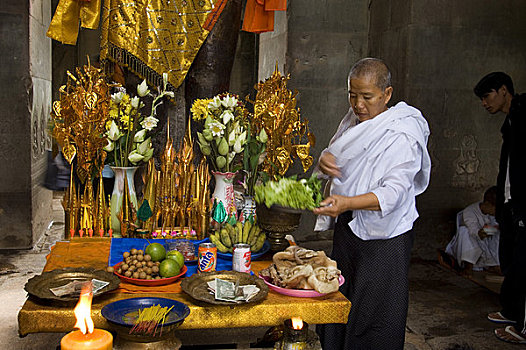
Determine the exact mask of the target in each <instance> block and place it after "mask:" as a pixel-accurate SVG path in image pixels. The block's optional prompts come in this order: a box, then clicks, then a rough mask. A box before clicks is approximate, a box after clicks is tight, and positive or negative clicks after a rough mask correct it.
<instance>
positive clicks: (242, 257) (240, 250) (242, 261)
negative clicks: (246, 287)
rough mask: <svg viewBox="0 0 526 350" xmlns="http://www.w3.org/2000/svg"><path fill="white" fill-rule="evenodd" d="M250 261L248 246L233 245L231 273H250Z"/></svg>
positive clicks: (243, 244) (241, 244) (250, 255)
mask: <svg viewBox="0 0 526 350" xmlns="http://www.w3.org/2000/svg"><path fill="white" fill-rule="evenodd" d="M251 260H252V254H251V253H250V245H248V244H245V243H238V244H234V251H233V253H232V270H233V271H238V272H247V273H250V264H251Z"/></svg>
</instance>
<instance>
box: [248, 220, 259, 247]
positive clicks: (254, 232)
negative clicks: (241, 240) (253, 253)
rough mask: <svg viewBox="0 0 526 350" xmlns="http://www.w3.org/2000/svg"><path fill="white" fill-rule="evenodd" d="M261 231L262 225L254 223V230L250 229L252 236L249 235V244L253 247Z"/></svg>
mask: <svg viewBox="0 0 526 350" xmlns="http://www.w3.org/2000/svg"><path fill="white" fill-rule="evenodd" d="M260 232H261V227H259V226H258V225H253V226H252V230H251V231H250V236H249V237H248V244H250V246H251V247H252V246H253V245H254V244H256V241H257V239H258V237H259V233H260Z"/></svg>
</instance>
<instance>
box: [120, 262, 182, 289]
mask: <svg viewBox="0 0 526 350" xmlns="http://www.w3.org/2000/svg"><path fill="white" fill-rule="evenodd" d="M121 264H122V261H121V262H120V263H118V264H117V265H115V266H114V267H113V268H114V269H115V271H113V273H114V274H116V275H117V276H119V278H120V279H121V280H122V281H124V282H128V283H131V284H136V285H138V286H164V285H166V284H170V283H174V282H175V281H177V280H178V279H179V278H180V277H181V276H182V275H184V274H185V273H186V271H187V270H188V268H187V267H186V265H183V267H182V268H181V272H180V273H179V274H178V275H177V276H173V277H168V278H161V279H158V280H142V279H139V278H131V277H126V276H124V275H121V274H118V273H117V270H118V269H119V266H120V265H121Z"/></svg>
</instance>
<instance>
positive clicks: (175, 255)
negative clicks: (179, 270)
mask: <svg viewBox="0 0 526 350" xmlns="http://www.w3.org/2000/svg"><path fill="white" fill-rule="evenodd" d="M166 259H173V260H175V261H176V262H177V264H179V267H183V265H184V255H183V254H182V253H181V252H180V251H178V250H170V251H169V252H168V253H166Z"/></svg>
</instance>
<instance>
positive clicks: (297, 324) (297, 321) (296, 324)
mask: <svg viewBox="0 0 526 350" xmlns="http://www.w3.org/2000/svg"><path fill="white" fill-rule="evenodd" d="M291 320H292V328H294V329H302V328H303V321H302V320H301V317H292V318H291Z"/></svg>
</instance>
